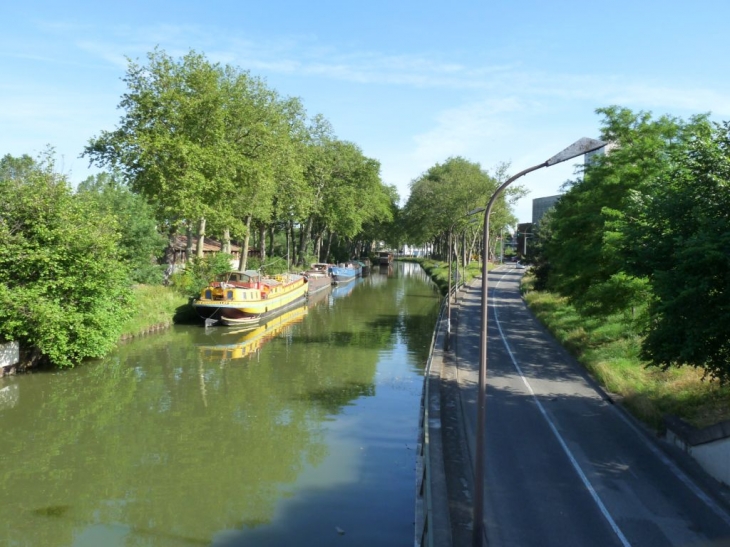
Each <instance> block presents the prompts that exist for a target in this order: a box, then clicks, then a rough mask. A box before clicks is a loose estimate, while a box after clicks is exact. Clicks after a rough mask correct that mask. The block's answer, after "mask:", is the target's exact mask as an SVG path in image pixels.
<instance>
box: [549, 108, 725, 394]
mask: <svg viewBox="0 0 730 547" xmlns="http://www.w3.org/2000/svg"><path fill="white" fill-rule="evenodd" d="M599 112H600V113H602V114H603V115H604V117H605V120H604V129H603V135H602V137H603V139H604V140H608V141H611V142H612V143H614V148H613V149H612V150H611V151H610V153H608V154H607V155H605V156H603V157H598V158H597V159H596V160H595V161H594V162H593V163H591V164H590V165H588V166H587V168H586V171H585V176H584V178H583V180H580V181H576V182H574V183H572V186H571V187H570V189H569V191H568V192H567V193H566V194H565V195H564V196H563V197H562V198H561V199H560V201H559V202H558V204H557V206H556V208H555V211H554V213H553V215H552V218H551V219H549V229H550V232H551V233H550V234H549V238H548V239H547V241H546V243H545V245H544V253H543V258H544V259H545V260H546V263H547V267H548V273H547V276H545V275H544V274H543V272H542V271H538V273H539V275H540V277H539V280H538V281H539V282H540V286H541V287H543V286H545V284H544V279H545V277H547V279H548V283H547V286H548V287H551V288H552V289H555V290H557V291H558V292H560V294H562V295H564V296H567V297H568V298H569V301H570V303H571V304H572V305H574V306H575V307H576V308H577V309H578V310H579V311H580V313H581V314H582V316H583V317H584V318H588V317H604V318H605V317H608V316H613V315H615V316H619V317H622V318H623V320H624V321H625V323H626V325H630V326H631V327H632V328H634V329H635V331H636V332H637V333H640V334H643V335H645V338H644V339H643V342H642V356H643V358H644V359H646V360H647V361H648V362H649V363H650V364H652V365H656V366H659V367H661V368H663V369H668V368H669V367H671V366H673V365H677V366H682V365H689V366H692V367H698V368H700V369H702V370H703V371H704V374H706V375H708V376H710V377H712V378H716V379H719V380H721V381H722V382H727V381H729V380H730V364H729V363H730V342H728V340H730V326H729V325H730V312H729V311H728V310H730V289H728V287H730V258H729V257H730V235H729V234H730V213H728V211H730V199H729V198H728V195H730V192H728V185H730V136H729V133H730V128H729V126H728V124H727V123H725V124H723V125H718V124H711V123H710V122H709V121H708V120H707V117H706V116H697V117H694V118H692V119H690V120H689V121H687V122H685V121H681V120H677V119H674V118H669V117H666V116H665V117H661V118H658V119H652V117H651V115H650V114H647V113H638V114H634V113H632V112H630V111H629V110H627V109H620V108H617V107H612V108H607V109H601V110H599Z"/></svg>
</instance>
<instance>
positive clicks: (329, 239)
mask: <svg viewBox="0 0 730 547" xmlns="http://www.w3.org/2000/svg"><path fill="white" fill-rule="evenodd" d="M329 233H330V235H329V237H327V250H326V251H325V253H324V260H323V262H329V261H330V249H331V248H332V237H333V236H334V235H335V234H334V232H333V231H332V230H330V231H329Z"/></svg>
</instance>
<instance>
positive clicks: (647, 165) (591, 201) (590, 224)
mask: <svg viewBox="0 0 730 547" xmlns="http://www.w3.org/2000/svg"><path fill="white" fill-rule="evenodd" d="M598 112H599V113H600V114H602V115H603V116H604V120H603V129H602V134H601V138H602V139H603V140H604V141H606V142H610V143H612V149H611V150H610V152H609V153H608V154H606V155H603V156H594V161H593V162H592V163H591V164H589V165H588V166H587V167H586V169H585V172H584V176H583V179H582V180H577V181H573V182H571V183H569V184H570V186H569V189H568V192H567V193H566V194H565V195H563V196H562V197H561V199H560V201H559V202H558V203H557V205H556V207H555V211H554V213H553V218H552V223H551V229H552V231H553V234H552V238H551V241H552V243H548V244H547V255H548V260H549V262H550V269H551V274H550V280H549V286H550V287H551V288H552V289H553V290H557V291H558V292H559V293H560V294H562V295H565V296H567V297H569V298H570V299H571V302H572V303H573V304H574V305H575V306H577V307H578V308H579V309H581V310H583V311H584V312H585V313H601V314H602V313H613V312H617V311H620V310H622V309H626V308H630V307H632V306H637V305H639V304H640V303H642V302H645V301H646V299H647V298H648V295H647V293H646V290H645V289H646V284H644V283H632V286H633V288H634V289H635V290H629V287H626V290H623V291H621V292H620V294H617V293H616V292H615V291H614V289H615V288H616V285H615V282H612V281H610V280H611V279H612V278H613V276H614V275H616V274H618V273H619V272H621V271H623V270H624V269H625V267H626V258H627V257H626V256H625V254H624V249H625V248H626V246H625V245H624V243H623V234H622V231H621V229H620V225H621V223H622V222H623V219H624V216H625V211H626V207H627V205H628V203H629V202H630V200H632V199H634V198H633V196H635V195H636V194H639V195H642V194H644V193H645V192H646V190H647V187H648V186H649V184H650V183H651V181H652V180H653V179H654V178H655V177H657V176H659V175H660V174H661V173H662V172H664V171H665V170H666V169H667V168H668V166H669V162H668V161H667V159H668V157H669V154H670V153H671V151H672V150H674V149H678V148H683V147H684V146H686V142H687V141H688V139H691V136H692V134H693V132H694V128H695V122H694V121H693V122H691V123H684V122H682V121H680V120H677V119H674V118H670V117H667V116H664V117H661V118H658V119H652V117H651V114H649V113H644V112H639V113H633V112H631V111H630V110H628V109H625V108H618V107H610V108H604V109H599V110H598ZM626 279H628V277H627V278H626ZM614 281H615V280H614ZM602 284H606V286H605V287H601V285H602ZM619 296H620V298H619Z"/></svg>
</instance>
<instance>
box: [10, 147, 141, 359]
mask: <svg viewBox="0 0 730 547" xmlns="http://www.w3.org/2000/svg"><path fill="white" fill-rule="evenodd" d="M6 158H7V157H6ZM6 164H7V162H6ZM119 239H120V236H119V231H118V229H117V221H116V219H115V218H114V217H113V216H110V215H108V214H105V213H104V212H102V211H100V210H99V209H98V208H95V207H91V206H90V204H89V202H88V201H85V200H81V199H76V197H75V196H74V195H73V194H72V192H71V189H70V187H69V185H68V183H67V181H66V179H65V178H64V177H63V176H61V175H59V174H57V173H56V172H55V170H54V162H53V155H52V151H47V152H46V153H45V154H44V155H43V156H42V157H41V158H40V160H39V161H38V162H37V163H35V164H34V165H32V166H31V165H27V164H26V165H25V167H24V169H22V170H21V171H19V172H17V173H15V174H11V175H10V176H8V174H7V171H4V172H3V176H2V178H0V338H3V339H6V340H17V341H18V342H20V345H21V347H23V348H25V349H28V348H33V349H32V351H31V355H30V357H29V359H28V360H29V361H30V363H31V364H35V363H37V362H39V361H42V360H47V361H49V362H51V363H53V364H55V365H58V366H72V365H74V364H76V363H78V362H79V361H81V360H82V359H84V358H86V357H100V356H102V355H103V354H104V353H106V352H107V351H108V350H109V349H111V348H112V347H113V346H114V345H115V344H116V343H117V341H118V339H119V335H120V332H121V326H122V324H123V323H124V321H125V320H126V319H127V317H128V316H129V314H130V308H129V303H130V297H131V295H130V291H129V278H128V274H127V269H126V267H125V266H124V264H123V263H121V262H120V261H119V258H120V257H119V252H118V250H119V246H118V242H119Z"/></svg>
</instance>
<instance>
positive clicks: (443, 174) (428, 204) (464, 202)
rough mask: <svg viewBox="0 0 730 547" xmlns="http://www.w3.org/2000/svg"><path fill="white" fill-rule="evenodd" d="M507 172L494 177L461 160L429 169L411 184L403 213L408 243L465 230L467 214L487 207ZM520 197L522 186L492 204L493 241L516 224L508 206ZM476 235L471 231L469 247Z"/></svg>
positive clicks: (499, 169) (434, 239) (502, 170)
mask: <svg viewBox="0 0 730 547" xmlns="http://www.w3.org/2000/svg"><path fill="white" fill-rule="evenodd" d="M506 169H507V166H506V165H500V166H498V167H497V170H496V173H495V176H494V177H493V176H491V175H489V173H487V172H486V171H484V170H483V169H482V168H481V166H480V165H479V164H478V163H473V162H470V161H468V160H466V159H464V158H461V157H454V158H449V159H447V160H446V161H445V162H444V163H443V164H436V165H434V166H433V167H431V168H430V169H429V170H428V171H427V172H426V173H424V174H423V175H422V176H421V177H419V178H418V179H416V180H414V181H413V182H411V195H410V197H409V198H408V202H407V203H406V205H405V207H404V210H403V219H404V223H405V230H406V233H407V238H408V241H409V242H411V243H416V244H423V243H427V242H435V243H436V242H437V240H441V241H446V240H448V236H449V231H452V232H461V231H462V230H464V229H466V227H467V225H469V223H470V222H471V219H469V218H468V216H467V213H469V212H471V211H473V210H474V209H477V208H479V207H484V206H485V205H486V204H487V202H488V201H489V197H490V196H491V195H492V193H493V192H494V191H495V190H496V189H497V187H498V186H499V182H498V181H499V180H501V179H502V178H503V177H504V176H505V173H506ZM523 193H524V189H523V187H521V186H513V187H510V188H508V189H507V191H506V192H505V193H504V194H502V195H501V196H500V197H499V199H498V200H497V202H496V203H495V206H494V208H493V210H492V218H491V222H490V229H491V231H492V234H491V235H492V236H494V237H492V238H491V239H492V240H493V241H496V235H497V234H499V232H500V230H501V229H502V228H503V227H504V226H507V225H509V224H512V223H514V222H515V219H514V217H513V216H512V214H511V212H510V210H509V203H510V202H512V201H513V200H515V199H517V198H518V197H519V196H521V195H523ZM482 218H483V217H482ZM478 233H479V230H477V229H473V230H472V236H471V239H472V243H473V242H474V241H475V238H476V237H478ZM437 246H438V245H437ZM441 247H443V245H441Z"/></svg>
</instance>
